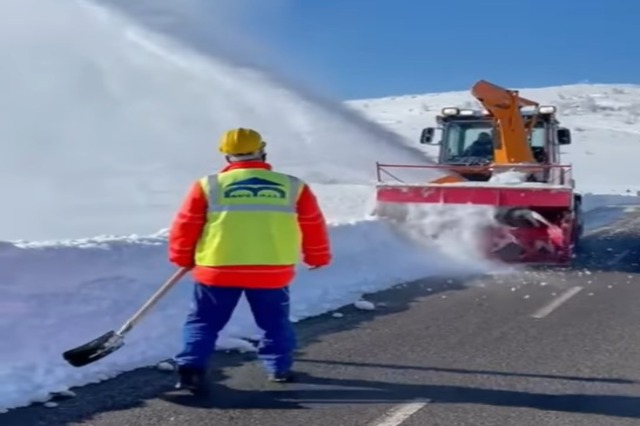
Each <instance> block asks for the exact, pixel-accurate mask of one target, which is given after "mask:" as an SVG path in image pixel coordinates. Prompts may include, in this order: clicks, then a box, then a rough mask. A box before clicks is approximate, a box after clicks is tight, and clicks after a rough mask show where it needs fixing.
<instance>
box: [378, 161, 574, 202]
mask: <svg viewBox="0 0 640 426" xmlns="http://www.w3.org/2000/svg"><path fill="white" fill-rule="evenodd" d="M376 165H377V177H378V182H379V185H378V189H377V201H380V202H387V203H443V204H486V205H492V206H505V207H509V206H512V207H517V206H537V207H570V206H571V205H572V203H573V187H572V186H571V185H570V184H568V182H570V179H571V166H569V165H544V164H540V165H533V166H529V165H526V166H524V165H514V166H508V167H504V168H505V169H507V168H508V169H512V170H519V169H534V170H536V171H538V172H543V173H545V174H548V175H549V181H548V182H541V183H540V184H539V185H538V186H527V185H504V184H496V183H492V182H471V183H461V184H430V183H428V181H427V180H426V179H425V184H424V185H420V184H406V183H402V181H401V180H400V179H398V178H397V177H395V176H394V175H393V174H391V173H390V172H389V171H388V170H387V169H389V168H412V169H431V170H433V169H441V170H447V171H451V170H453V171H459V172H463V171H464V172H467V173H468V172H471V173H473V172H485V171H486V172H488V171H490V170H491V168H489V167H474V166H462V167H460V166H458V167H450V166H445V165H405V164H381V163H376ZM500 168H502V167H500V166H497V167H493V169H500ZM382 173H385V174H388V175H389V176H391V177H392V178H393V179H395V180H396V181H398V182H399V183H386V182H384V181H383V179H382ZM545 184H546V185H548V186H546V185H545Z"/></svg>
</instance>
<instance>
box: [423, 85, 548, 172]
mask: <svg viewBox="0 0 640 426" xmlns="http://www.w3.org/2000/svg"><path fill="white" fill-rule="evenodd" d="M471 94H472V95H473V96H474V97H475V98H476V99H478V101H480V103H482V105H483V106H484V108H485V109H486V110H487V111H488V112H489V115H490V116H491V117H492V119H493V120H494V122H495V125H496V128H497V130H498V138H497V140H496V141H495V142H494V151H493V163H494V164H495V165H509V164H533V163H536V160H535V158H534V156H533V153H532V152H531V147H530V146H529V135H530V133H531V130H532V128H533V126H534V125H535V114H533V115H532V118H531V121H530V122H529V123H526V122H525V119H524V118H523V117H522V112H521V111H520V108H522V107H523V106H533V107H537V106H539V104H538V103H537V102H534V101H532V100H529V99H526V98H523V97H520V95H519V94H518V91H515V90H509V89H505V88H503V87H500V86H497V85H495V84H493V83H489V82H488V81H485V80H480V81H478V82H477V83H476V84H474V85H473V87H472V88H471ZM464 181H466V179H465V178H464V177H462V176H460V175H458V174H447V175H445V176H442V177H440V178H438V179H435V180H434V181H433V182H432V183H454V182H464Z"/></svg>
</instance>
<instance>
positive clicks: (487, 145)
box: [464, 132, 493, 159]
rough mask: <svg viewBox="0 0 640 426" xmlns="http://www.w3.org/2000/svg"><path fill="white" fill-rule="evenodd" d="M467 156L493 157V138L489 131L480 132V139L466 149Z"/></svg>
mask: <svg viewBox="0 0 640 426" xmlns="http://www.w3.org/2000/svg"><path fill="white" fill-rule="evenodd" d="M464 155H465V156H468V157H482V158H486V159H493V139H492V138H491V135H490V134H489V133H488V132H480V133H479V134H478V139H476V140H475V141H473V143H472V144H471V145H470V146H469V147H468V148H467V149H466V150H465V153H464Z"/></svg>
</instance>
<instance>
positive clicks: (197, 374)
mask: <svg viewBox="0 0 640 426" xmlns="http://www.w3.org/2000/svg"><path fill="white" fill-rule="evenodd" d="M178 377H179V380H178V383H176V389H181V390H188V391H189V392H191V393H193V394H202V393H204V392H205V391H206V381H205V378H206V372H205V370H203V369H200V368H194V367H188V366H178Z"/></svg>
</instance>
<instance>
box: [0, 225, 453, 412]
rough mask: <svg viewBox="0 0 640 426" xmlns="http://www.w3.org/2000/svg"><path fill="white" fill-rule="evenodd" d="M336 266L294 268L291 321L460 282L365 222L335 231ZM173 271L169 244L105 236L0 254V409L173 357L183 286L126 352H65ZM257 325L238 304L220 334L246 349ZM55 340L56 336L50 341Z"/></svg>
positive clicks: (449, 267)
mask: <svg viewBox="0 0 640 426" xmlns="http://www.w3.org/2000/svg"><path fill="white" fill-rule="evenodd" d="M330 232H331V239H332V243H333V249H334V256H335V262H334V263H333V265H331V267H329V268H326V269H321V270H315V271H307V270H305V269H302V268H301V269H300V272H299V276H298V279H297V281H296V282H295V284H294V286H293V288H292V317H293V319H294V320H301V319H304V318H308V317H311V316H315V315H320V314H322V313H324V312H327V311H329V310H332V309H335V308H338V307H341V306H345V305H348V304H351V303H354V302H355V301H357V300H358V299H359V298H360V297H361V296H362V294H363V293H367V292H374V291H377V290H382V289H385V288H388V287H390V286H392V285H394V284H396V283H399V282H404V281H411V280H416V279H419V278H423V277H425V276H430V275H439V274H448V275H451V274H454V275H455V274H460V273H461V272H462V270H463V269H464V268H462V270H461V267H460V265H456V264H455V262H452V261H451V260H450V259H447V258H445V256H444V255H441V254H437V253H434V252H428V251H425V250H424V249H421V248H417V247H416V246H414V245H413V244H411V243H410V242H408V241H407V240H406V239H404V238H402V237H401V236H399V235H398V234H396V233H395V232H394V230H393V229H392V228H391V227H389V225H387V224H385V223H383V222H380V221H376V220H369V221H361V222H357V223H351V224H343V225H337V226H332V227H331V231H330ZM172 272H173V269H172V267H171V266H170V265H169V264H168V263H167V261H166V236H165V235H164V234H162V233H161V234H158V235H155V236H150V237H137V236H132V237H118V238H116V237H102V238H93V239H86V240H70V241H66V242H64V241H63V242H55V243H54V242H52V243H25V244H19V245H14V244H8V243H3V244H2V246H0V293H1V294H3V298H2V300H1V301H0V312H1V313H2V315H0V335H1V336H3V339H2V340H3V342H4V343H3V345H7V347H6V348H3V349H2V350H1V351H0V383H4V384H5V386H2V387H0V409H2V408H12V407H17V406H24V405H28V404H29V403H30V402H33V401H45V400H46V399H47V398H48V395H49V393H50V392H57V391H62V390H65V389H68V388H70V387H73V386H80V385H84V384H87V383H92V382H97V381H100V380H104V379H107V378H109V377H113V376H114V375H116V374H118V373H120V372H123V371H127V370H131V369H134V368H138V367H142V366H147V365H152V364H155V363H156V362H158V361H160V360H162V359H166V358H168V357H171V356H172V355H173V354H174V353H175V352H176V351H177V350H178V349H179V345H180V327H181V324H182V321H183V319H184V316H185V314H186V311H187V308H188V305H189V294H190V290H191V287H190V285H189V281H188V280H184V281H183V283H182V285H178V286H177V287H176V288H175V289H174V290H172V292H170V293H169V295H168V296H167V297H166V298H165V299H164V300H162V301H161V302H160V303H159V304H158V305H157V306H156V308H155V309H154V310H152V311H151V313H150V314H149V315H148V316H147V317H146V318H144V320H143V321H142V323H141V324H140V325H139V326H138V327H137V328H136V329H134V330H133V331H132V333H131V334H130V335H129V336H128V338H127V343H126V346H125V347H124V348H123V349H121V350H120V351H118V352H116V353H114V354H113V355H111V356H110V357H108V358H106V359H104V360H101V361H100V362H98V363H95V364H94V365H90V366H87V367H84V368H73V367H70V366H68V365H67V364H66V363H65V362H64V360H63V359H62V357H61V353H62V352H63V351H64V350H66V349H69V348H71V347H74V346H77V345H79V344H82V343H84V342H86V341H89V340H91V339H93V338H95V337H98V336H99V335H101V334H103V333H105V332H106V331H109V330H112V329H114V328H117V327H118V326H119V325H120V324H121V323H122V322H123V321H125V320H126V319H127V318H128V317H129V316H130V315H131V314H132V313H133V312H134V311H135V309H137V307H138V306H140V304H142V303H143V302H144V301H145V300H146V298H148V297H149V296H150V295H151V294H152V293H153V292H154V291H155V289H156V288H157V287H158V286H159V285H160V284H161V283H162V282H163V281H164V280H166V278H167V277H168V276H169V275H170V274H171V273H172ZM258 332H259V330H258V328H257V327H256V326H255V323H254V322H253V319H252V317H251V315H250V311H249V310H248V306H247V305H246V302H245V301H243V302H242V304H241V306H240V307H239V309H238V310H237V311H236V312H235V314H234V316H233V318H232V320H231V322H230V323H229V324H228V326H227V327H226V329H225V331H224V332H223V334H222V336H221V339H220V342H219V346H220V348H223V349H229V348H243V347H244V348H246V341H244V340H242V338H255V337H256V335H257V334H258ZM53 336H55V337H53Z"/></svg>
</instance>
